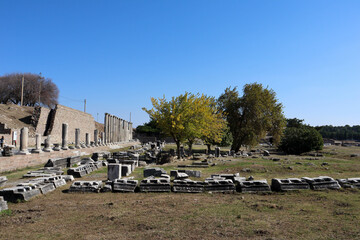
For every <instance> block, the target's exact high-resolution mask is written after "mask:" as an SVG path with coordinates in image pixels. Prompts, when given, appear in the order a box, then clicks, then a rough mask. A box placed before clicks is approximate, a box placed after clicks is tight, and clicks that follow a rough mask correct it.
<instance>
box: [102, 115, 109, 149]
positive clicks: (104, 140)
mask: <svg viewBox="0 0 360 240" xmlns="http://www.w3.org/2000/svg"><path fill="white" fill-rule="evenodd" d="M108 129H109V126H108V114H107V113H105V119H104V137H103V138H102V141H103V144H106V143H107V137H108V133H107V131H108Z"/></svg>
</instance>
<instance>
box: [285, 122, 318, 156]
mask: <svg viewBox="0 0 360 240" xmlns="http://www.w3.org/2000/svg"><path fill="white" fill-rule="evenodd" d="M323 145H324V141H323V138H322V136H321V134H320V133H319V132H318V131H317V130H316V129H315V128H313V127H311V126H308V125H305V124H303V120H299V119H296V118H293V119H288V120H287V127H286V129H285V131H284V136H283V137H282V139H281V144H280V145H279V149H280V150H282V151H284V152H285V153H287V154H301V153H304V152H310V151H313V150H321V149H322V148H323Z"/></svg>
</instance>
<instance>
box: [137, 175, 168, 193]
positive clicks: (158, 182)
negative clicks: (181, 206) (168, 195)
mask: <svg viewBox="0 0 360 240" xmlns="http://www.w3.org/2000/svg"><path fill="white" fill-rule="evenodd" d="M170 191H171V185H170V179H169V178H152V177H149V178H146V179H143V180H141V182H140V192H170Z"/></svg>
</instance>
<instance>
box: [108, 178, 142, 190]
mask: <svg viewBox="0 0 360 240" xmlns="http://www.w3.org/2000/svg"><path fill="white" fill-rule="evenodd" d="M137 185H138V181H137V180H132V179H116V180H114V182H113V192H135V189H136V187H137Z"/></svg>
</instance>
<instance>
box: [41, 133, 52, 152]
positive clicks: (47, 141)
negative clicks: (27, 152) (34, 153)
mask: <svg viewBox="0 0 360 240" xmlns="http://www.w3.org/2000/svg"><path fill="white" fill-rule="evenodd" d="M44 145H45V146H44V149H43V151H44V152H52V151H53V150H52V149H51V135H48V136H47V137H46V139H45V141H44Z"/></svg>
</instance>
